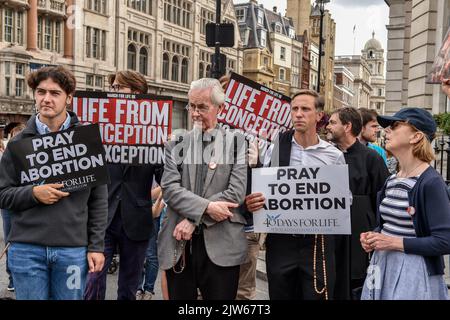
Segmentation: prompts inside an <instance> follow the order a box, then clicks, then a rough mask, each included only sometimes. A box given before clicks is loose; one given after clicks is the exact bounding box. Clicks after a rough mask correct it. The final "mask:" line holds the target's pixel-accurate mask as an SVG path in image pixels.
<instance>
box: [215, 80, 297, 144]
mask: <svg viewBox="0 0 450 320" xmlns="http://www.w3.org/2000/svg"><path fill="white" fill-rule="evenodd" d="M290 102H291V99H290V98H289V97H287V96H285V95H283V94H281V93H279V92H276V91H274V90H272V89H269V88H267V87H265V86H263V85H261V84H258V83H256V82H254V81H252V80H250V79H247V78H245V77H243V76H241V75H238V74H236V73H232V74H231V77H230V82H229V84H228V87H227V89H226V97H225V106H224V108H223V109H222V112H221V113H220V114H219V116H218V119H219V123H221V125H222V126H223V127H225V128H232V129H241V130H242V131H243V132H244V134H245V135H246V136H247V137H249V135H252V136H257V137H260V138H263V139H265V140H268V141H273V140H274V139H275V138H276V137H277V135H278V134H279V133H281V132H284V131H286V130H288V129H290V128H291V127H292V123H291V106H290Z"/></svg>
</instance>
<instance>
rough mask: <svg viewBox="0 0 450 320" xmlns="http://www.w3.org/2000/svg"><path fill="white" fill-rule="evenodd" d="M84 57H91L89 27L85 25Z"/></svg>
mask: <svg viewBox="0 0 450 320" xmlns="http://www.w3.org/2000/svg"><path fill="white" fill-rule="evenodd" d="M86 57H88V58H90V57H91V27H86Z"/></svg>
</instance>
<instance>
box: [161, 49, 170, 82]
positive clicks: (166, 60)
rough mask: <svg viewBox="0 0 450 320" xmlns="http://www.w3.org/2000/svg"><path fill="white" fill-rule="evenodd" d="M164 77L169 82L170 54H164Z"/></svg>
mask: <svg viewBox="0 0 450 320" xmlns="http://www.w3.org/2000/svg"><path fill="white" fill-rule="evenodd" d="M162 77H163V79H164V80H169V54H168V53H164V54H163V67H162Z"/></svg>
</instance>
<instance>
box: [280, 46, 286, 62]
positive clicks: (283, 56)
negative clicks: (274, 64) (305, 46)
mask: <svg viewBox="0 0 450 320" xmlns="http://www.w3.org/2000/svg"><path fill="white" fill-rule="evenodd" d="M280 59H281V60H283V61H285V60H286V48H285V47H281V50H280Z"/></svg>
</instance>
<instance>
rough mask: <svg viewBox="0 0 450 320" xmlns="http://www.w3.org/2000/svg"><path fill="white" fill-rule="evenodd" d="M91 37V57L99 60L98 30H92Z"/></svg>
mask: <svg viewBox="0 0 450 320" xmlns="http://www.w3.org/2000/svg"><path fill="white" fill-rule="evenodd" d="M93 31H94V32H93V35H92V57H93V58H99V56H100V30H99V29H96V28H94V29H93Z"/></svg>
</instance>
